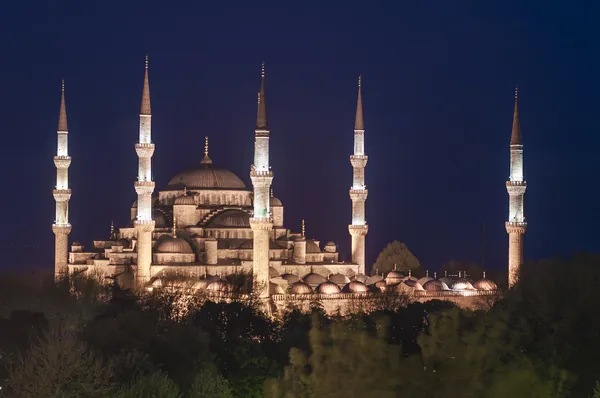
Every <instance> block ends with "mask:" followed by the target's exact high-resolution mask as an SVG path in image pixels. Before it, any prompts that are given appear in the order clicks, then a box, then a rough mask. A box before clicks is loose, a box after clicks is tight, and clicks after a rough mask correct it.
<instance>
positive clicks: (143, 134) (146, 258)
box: [134, 56, 154, 287]
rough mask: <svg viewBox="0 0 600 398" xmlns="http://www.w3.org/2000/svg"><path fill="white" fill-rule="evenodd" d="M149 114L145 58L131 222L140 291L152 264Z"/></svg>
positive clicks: (150, 116)
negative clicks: (134, 206) (135, 197)
mask: <svg viewBox="0 0 600 398" xmlns="http://www.w3.org/2000/svg"><path fill="white" fill-rule="evenodd" d="M151 123H152V112H151V110H150V84H149V82H148V56H146V72H145V75H144V88H143V90H142V107H141V110H140V138H139V142H138V143H137V144H135V151H136V152H137V155H138V159H139V163H138V165H139V166H138V178H137V181H136V182H135V184H134V186H135V191H136V193H137V195H138V207H137V217H136V219H135V221H134V225H135V229H136V232H137V276H136V281H137V284H138V287H142V286H143V285H144V284H145V283H146V282H148V281H149V280H150V265H151V264H152V231H154V220H153V219H152V192H154V181H152V155H153V154H154V144H153V143H152V138H151V131H152V128H151Z"/></svg>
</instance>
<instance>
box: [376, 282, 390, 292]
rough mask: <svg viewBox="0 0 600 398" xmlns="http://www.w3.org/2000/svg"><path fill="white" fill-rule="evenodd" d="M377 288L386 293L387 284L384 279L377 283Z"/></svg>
mask: <svg viewBox="0 0 600 398" xmlns="http://www.w3.org/2000/svg"><path fill="white" fill-rule="evenodd" d="M375 287H376V288H377V289H378V290H379V291H382V292H385V289H387V283H385V281H384V280H383V279H382V280H380V281H378V282H375Z"/></svg>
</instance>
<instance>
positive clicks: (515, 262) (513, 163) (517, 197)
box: [505, 89, 527, 287]
mask: <svg viewBox="0 0 600 398" xmlns="http://www.w3.org/2000/svg"><path fill="white" fill-rule="evenodd" d="M506 190H507V191H508V195H509V210H508V221H507V222H506V225H505V226H506V232H507V233H508V285H509V287H510V286H513V285H514V284H515V283H516V282H517V279H518V276H519V267H520V266H521V264H522V263H523V235H524V234H525V231H526V230H527V222H526V221H525V211H524V206H523V199H524V196H525V191H526V190H527V182H526V181H525V179H524V177H523V141H522V134H521V124H520V122H519V107H518V91H517V89H515V108H514V111H513V123H512V133H511V138H510V177H509V180H508V181H507V182H506Z"/></svg>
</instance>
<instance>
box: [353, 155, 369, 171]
mask: <svg viewBox="0 0 600 398" xmlns="http://www.w3.org/2000/svg"><path fill="white" fill-rule="evenodd" d="M368 160H369V157H368V156H367V155H350V164H351V165H352V167H354V168H363V167H365V166H366V165H367V161H368Z"/></svg>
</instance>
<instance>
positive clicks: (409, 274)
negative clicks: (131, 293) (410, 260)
mask: <svg viewBox="0 0 600 398" xmlns="http://www.w3.org/2000/svg"><path fill="white" fill-rule="evenodd" d="M411 276H412V270H410V269H409V270H408V277H409V278H410V277H411Z"/></svg>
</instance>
